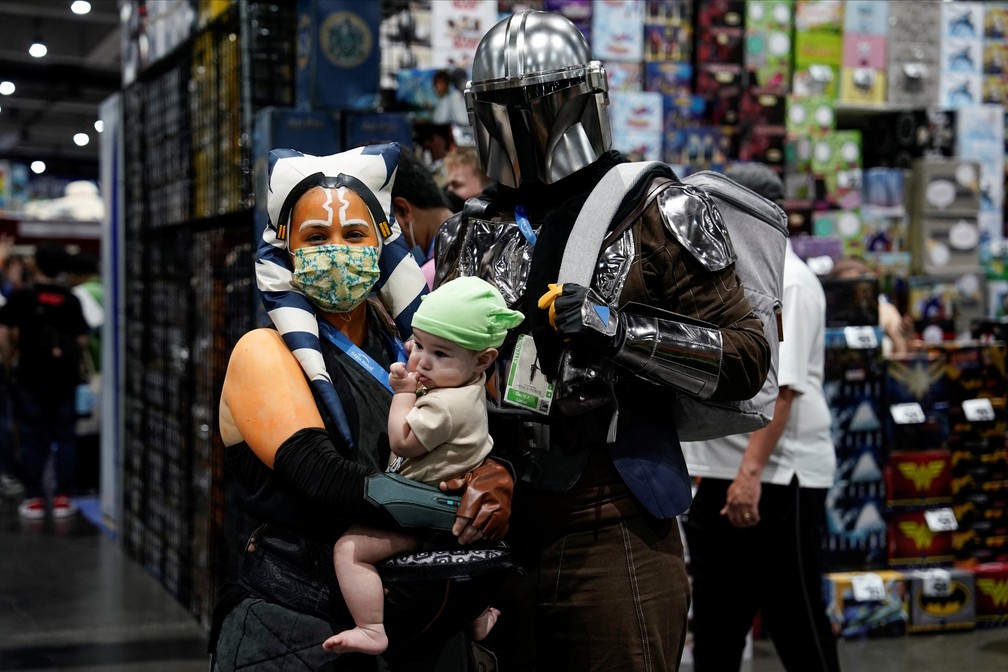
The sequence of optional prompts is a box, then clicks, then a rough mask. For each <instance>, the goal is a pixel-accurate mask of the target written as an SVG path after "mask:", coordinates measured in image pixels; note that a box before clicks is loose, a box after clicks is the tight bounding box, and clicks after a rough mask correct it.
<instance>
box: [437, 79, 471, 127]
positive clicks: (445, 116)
mask: <svg viewBox="0 0 1008 672" xmlns="http://www.w3.org/2000/svg"><path fill="white" fill-rule="evenodd" d="M433 84H434V93H436V94H437V97H438V99H437V103H435V104H434V111H433V112H432V113H431V121H433V122H434V123H435V124H453V125H455V126H468V125H469V113H468V112H467V111H466V104H465V97H464V96H463V95H462V92H461V91H459V90H458V88H457V87H456V86H454V85H453V84H452V83H451V77H449V75H448V71H447V70H438V71H437V72H435V73H434V80H433Z"/></svg>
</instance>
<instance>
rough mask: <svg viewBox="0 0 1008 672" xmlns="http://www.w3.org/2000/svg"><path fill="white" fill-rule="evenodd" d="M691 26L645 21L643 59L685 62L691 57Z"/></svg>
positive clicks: (687, 24)
mask: <svg viewBox="0 0 1008 672" xmlns="http://www.w3.org/2000/svg"><path fill="white" fill-rule="evenodd" d="M692 44H693V26H692V25H691V24H689V23H680V24H672V23H650V22H649V23H645V24H644V60H645V61H648V62H662V61H673V62H685V63H688V62H689V61H690V58H691V57H692V54H693V52H692Z"/></svg>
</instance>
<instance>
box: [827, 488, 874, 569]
mask: <svg viewBox="0 0 1008 672" xmlns="http://www.w3.org/2000/svg"><path fill="white" fill-rule="evenodd" d="M884 488H885V483H884V482H883V481H880V480H879V481H861V482H854V481H842V482H839V483H836V484H834V485H833V486H832V487H831V488H830V490H829V493H828V494H827V495H826V535H825V539H824V542H823V551H824V558H825V562H826V564H827V566H828V567H830V568H831V569H869V568H876V567H884V566H885V564H886V531H887V526H886V521H885V517H884V511H885V493H884Z"/></svg>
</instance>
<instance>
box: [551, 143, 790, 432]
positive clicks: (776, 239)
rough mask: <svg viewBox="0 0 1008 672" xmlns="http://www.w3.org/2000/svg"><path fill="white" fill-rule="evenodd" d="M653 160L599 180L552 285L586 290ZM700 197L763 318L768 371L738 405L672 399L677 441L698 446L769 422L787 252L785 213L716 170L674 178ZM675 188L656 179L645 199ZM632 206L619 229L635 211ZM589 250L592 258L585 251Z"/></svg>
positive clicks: (679, 397)
mask: <svg viewBox="0 0 1008 672" xmlns="http://www.w3.org/2000/svg"><path fill="white" fill-rule="evenodd" d="M656 165H660V164H659V163H658V162H635V163H624V164H619V165H617V166H615V167H613V169H612V170H610V171H609V172H608V173H606V175H605V176H604V177H603V178H602V180H600V181H599V184H598V185H597V186H596V187H595V189H593V190H592V193H591V195H590V196H589V197H588V200H587V201H586V202H585V204H584V206H583V207H582V209H581V213H580V214H579V215H578V218H577V221H576V222H575V224H574V229H573V231H572V232H571V235H570V238H569V240H570V241H571V242H569V243H568V245H567V247H566V248H565V249H564V257H563V262H562V263H561V266H560V274H559V282H577V283H578V284H581V285H584V286H586V287H587V286H590V285H591V279H592V275H593V274H594V270H595V263H596V260H597V259H598V252H599V251H600V250H601V249H602V245H603V242H604V241H606V240H612V236H613V234H614V233H617V232H616V231H612V230H610V224H611V222H612V218H613V215H615V214H616V212H617V210H619V209H620V206H621V204H622V202H623V199H624V198H625V197H626V195H627V194H628V193H630V192H631V191H633V190H634V187H635V186H636V185H637V184H638V182H639V181H640V180H641V179H643V177H644V175H646V174H648V173H649V171H650V169H652V168H654V167H655V166H656ZM681 182H682V183H683V184H687V185H690V186H692V187H694V188H696V189H697V190H699V191H701V192H703V193H705V194H706V195H707V196H708V197H709V198H710V199H711V200H712V201H713V202H714V204H715V205H716V206H717V208H718V210H719V211H720V213H721V217H722V219H723V220H724V222H725V225H726V226H727V229H728V233H729V235H730V236H731V241H732V244H733V245H734V247H735V251H736V253H737V255H738V260H737V261H736V264H735V272H736V273H737V274H738V276H739V279H740V280H741V281H742V284H743V287H744V289H745V295H746V298H747V299H748V300H749V303H750V305H751V306H752V308H753V310H754V311H755V312H756V314H757V315H759V317H760V319H761V320H762V321H763V331H764V334H765V335H766V339H767V342H768V343H769V344H770V352H771V358H770V369H769V372H768V373H767V377H766V380H765V381H764V383H763V387H762V388H761V389H760V391H759V392H757V393H756V396H754V397H753V398H752V399H748V400H745V401H709V400H707V401H705V400H701V399H696V398H694V397H690V396H688V395H685V394H678V395H676V397H675V401H674V403H673V405H672V409H671V412H672V415H673V417H674V419H675V425H676V431H677V433H678V435H679V439H680V441H705V440H708V439H715V438H720V437H722V436H728V435H731V434H742V433H746V432H751V431H754V430H757V429H760V428H762V427H765V426H766V425H767V424H768V423H769V422H770V419H771V418H773V410H774V404H775V402H776V400H777V393H778V389H779V388H778V385H777V366H778V361H779V356H780V355H779V348H780V341H781V334H780V331H781V322H780V311H781V295H782V293H783V286H784V253H785V250H786V248H787V237H788V230H787V215H786V214H785V213H784V211H783V210H781V208H780V207H779V206H777V205H776V204H775V203H773V202H771V201H769V200H767V199H765V198H763V197H762V196H760V195H759V194H757V193H755V192H754V191H752V190H750V189H748V188H746V187H743V186H742V185H740V184H738V183H737V182H735V181H734V180H731V179H730V178H728V177H725V176H724V175H722V174H720V173H715V172H712V171H701V172H698V173H694V174H692V175H690V176H688V177H686V178H684V179H682V180H681ZM669 184H675V181H674V180H670V179H665V178H657V179H656V180H655V181H654V182H653V183H652V185H651V187H650V189H649V191H648V194H647V200H648V201H650V199H652V198H654V197H655V196H657V194H658V193H660V192H661V190H662V189H663V188H664V187H665V186H667V185H669ZM641 209H642V208H640V207H638V208H637V209H636V210H635V211H634V213H633V214H632V216H631V217H630V218H628V219H627V220H624V222H623V223H622V225H629V223H630V221H629V220H631V219H632V218H633V217H635V216H636V215H637V214H639V212H640V210H641ZM589 249H590V250H593V251H594V254H588V253H586V252H587V251H588V250H589Z"/></svg>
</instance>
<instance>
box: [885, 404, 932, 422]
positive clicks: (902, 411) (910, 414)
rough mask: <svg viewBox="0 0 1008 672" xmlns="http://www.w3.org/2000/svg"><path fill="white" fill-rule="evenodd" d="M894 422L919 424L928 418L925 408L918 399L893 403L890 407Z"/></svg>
mask: <svg viewBox="0 0 1008 672" xmlns="http://www.w3.org/2000/svg"><path fill="white" fill-rule="evenodd" d="M889 413H890V414H891V415H892V419H893V422H895V423H896V424H897V425H919V424H921V423H922V422H924V421H925V420H926V419H927V418H926V416H925V415H924V409H923V408H921V405H920V404H918V403H917V402H916V401H912V402H910V403H908V404H893V405H892V406H890V407H889Z"/></svg>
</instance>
